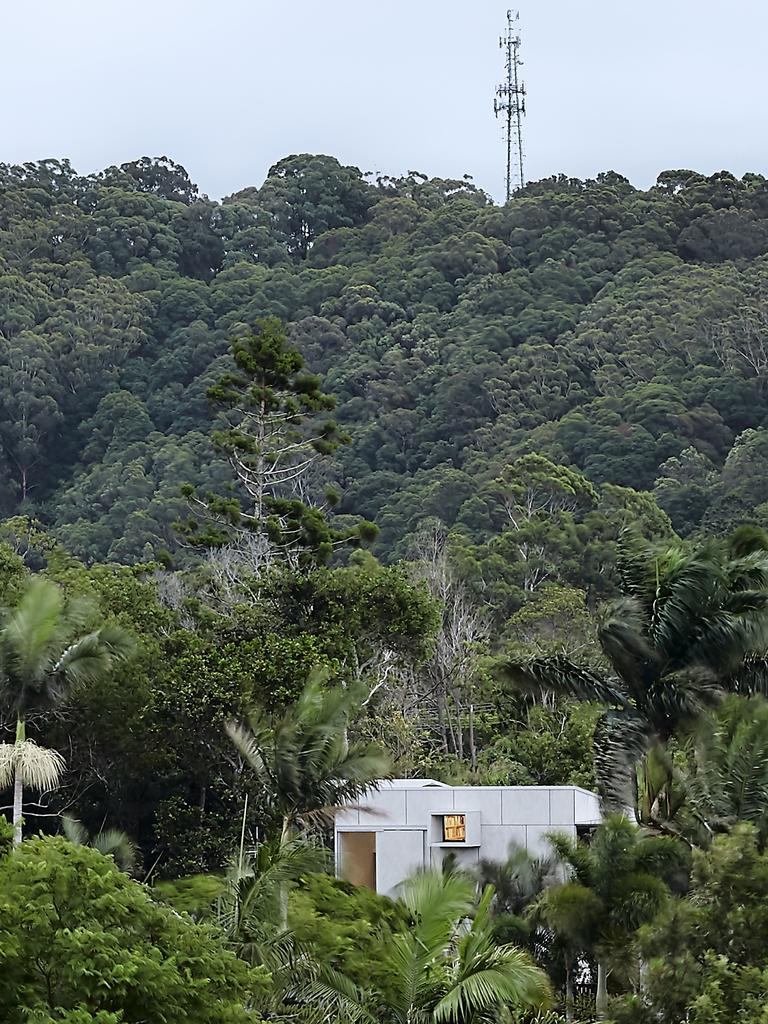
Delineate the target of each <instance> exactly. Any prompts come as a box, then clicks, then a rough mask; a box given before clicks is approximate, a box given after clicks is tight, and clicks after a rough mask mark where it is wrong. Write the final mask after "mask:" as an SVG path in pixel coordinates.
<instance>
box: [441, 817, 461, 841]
mask: <svg viewBox="0 0 768 1024" xmlns="http://www.w3.org/2000/svg"><path fill="white" fill-rule="evenodd" d="M466 838H467V821H466V815H465V814H444V815H443V842H444V843H463V842H465V840H466Z"/></svg>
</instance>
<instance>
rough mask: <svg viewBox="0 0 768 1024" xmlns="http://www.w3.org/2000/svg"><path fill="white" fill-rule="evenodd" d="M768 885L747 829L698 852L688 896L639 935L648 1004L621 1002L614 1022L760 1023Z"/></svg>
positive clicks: (764, 862) (761, 856) (763, 860)
mask: <svg viewBox="0 0 768 1024" xmlns="http://www.w3.org/2000/svg"><path fill="white" fill-rule="evenodd" d="M767 886H768V858H767V856H766V854H765V853H761V852H759V850H758V847H757V843H756V839H755V834H754V831H753V830H752V829H751V828H750V827H749V826H739V827H737V828H736V829H734V831H733V832H732V833H731V834H730V835H722V836H718V837H717V838H716V839H715V841H714V843H713V844H712V847H711V849H709V850H708V851H706V852H702V851H694V854H693V876H692V881H691V890H690V894H689V896H687V897H685V898H683V899H679V900H675V901H672V902H670V903H669V904H668V905H667V907H666V908H665V909H664V911H663V913H662V914H661V915H660V916H659V918H658V919H657V920H656V921H654V922H652V923H650V924H649V925H648V926H647V927H646V928H644V929H643V931H642V932H641V940H640V949H641V952H642V955H643V957H644V958H645V959H646V960H647V964H648V969H647V979H646V985H645V999H644V1005H643V1004H638V1003H637V1002H635V1001H633V1000H631V999H627V1000H622V1001H620V1002H619V1003H618V1004H617V1007H616V1011H617V1012H616V1020H617V1021H621V1022H625V1021H626V1022H629V1021H638V1022H640V1021H643V1022H644V1021H646V1020H651V1019H652V1020H656V1021H659V1022H661V1024H678V1022H679V1021H681V1020H693V1021H696V1022H697V1024H705V1022H707V1024H710V1022H712V1024H714V1022H720V1021H722V1022H723V1024H725V1022H726V1021H728V1022H730V1021H739V1022H740V1024H741V1022H745V1024H746V1021H748V1020H760V1019H761V1018H760V1014H761V1013H762V1012H763V1008H764V1006H765V993H766V984H765V983H766V978H765V948H766V947H765V943H766V929H767V928H768V917H767V916H766V910H765V906H766V887H767Z"/></svg>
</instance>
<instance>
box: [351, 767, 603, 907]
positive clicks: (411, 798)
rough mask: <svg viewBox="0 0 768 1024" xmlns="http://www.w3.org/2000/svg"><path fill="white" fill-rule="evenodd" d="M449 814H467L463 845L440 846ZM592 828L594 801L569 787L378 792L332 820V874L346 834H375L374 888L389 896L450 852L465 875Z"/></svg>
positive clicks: (403, 788) (429, 788) (596, 808)
mask: <svg viewBox="0 0 768 1024" xmlns="http://www.w3.org/2000/svg"><path fill="white" fill-rule="evenodd" d="M385 785H386V784H385ZM450 813H459V814H466V816H467V822H466V824H467V839H466V842H464V843H450V844H444V843H442V842H441V840H442V834H441V829H442V815H443V814H450ZM599 821H600V812H599V804H598V799H597V797H596V796H595V794H594V793H590V792H588V791H587V790H582V789H579V788H578V787H575V786H555V787H548V786H503V787H493V786H453V787H438V786H434V787H432V786H425V785H423V784H422V785H420V786H418V785H417V786H414V788H408V787H407V786H400V787H398V788H384V786H382V789H380V790H377V791H374V792H372V793H370V794H368V796H366V797H365V798H363V799H362V800H361V801H360V805H359V806H358V807H357V808H355V809H351V808H350V809H344V810H342V811H340V812H339V814H338V815H337V820H336V833H337V837H336V838H337V843H336V849H337V870H339V872H340V873H343V867H342V865H341V863H340V861H339V859H338V850H339V849H340V846H341V837H340V833H344V832H348V831H353V832H354V831H369V832H375V833H376V888H377V890H378V892H380V893H385V894H388V895H392V894H393V893H394V892H395V891H396V889H397V886H398V884H399V883H400V882H401V881H402V880H403V879H404V878H406V877H408V875H410V874H412V873H413V871H414V870H417V869H418V868H421V867H426V866H434V867H437V866H439V865H440V864H441V863H442V861H443V858H444V857H445V856H446V853H447V852H448V851H449V850H450V852H451V853H453V855H454V856H455V858H456V861H457V863H458V864H459V865H460V866H466V867H471V866H472V865H475V864H477V863H478V861H479V860H481V859H482V860H505V859H506V857H507V854H508V852H509V847H510V845H511V844H512V843H515V844H518V845H520V846H524V847H525V848H526V849H527V850H528V851H529V852H530V853H531V854H533V855H534V856H537V855H541V854H544V853H546V852H547V851H548V844H547V841H546V836H547V834H548V833H550V832H552V831H557V832H562V833H565V834H566V835H568V836H571V837H575V836H576V831H577V826H579V825H591V824H597V823H598V822H599Z"/></svg>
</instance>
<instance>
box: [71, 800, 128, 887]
mask: <svg viewBox="0 0 768 1024" xmlns="http://www.w3.org/2000/svg"><path fill="white" fill-rule="evenodd" d="M61 825H62V829H63V830H64V835H65V836H66V837H67V839H68V840H69V841H70V843H72V844H73V845H74V846H90V847H91V848H92V849H94V850H98V851H99V853H101V854H103V855H104V856H105V857H112V859H113V860H114V862H115V864H117V866H118V867H119V868H120V870H121V871H124V872H125V873H126V874H127V875H133V874H135V873H136V869H137V867H138V863H139V851H138V848H137V846H136V844H135V843H134V841H133V840H132V839H131V837H130V836H129V835H128V834H127V833H126V832H122V831H121V830H120V829H119V828H107V829H103V828H102V829H99V831H98V832H97V833H96V834H95V835H89V834H88V830H87V829H86V828H85V826H84V825H83V824H82V823H81V822H79V821H77V819H76V818H71V817H69V816H68V815H66V814H65V815H63V816H62V819H61Z"/></svg>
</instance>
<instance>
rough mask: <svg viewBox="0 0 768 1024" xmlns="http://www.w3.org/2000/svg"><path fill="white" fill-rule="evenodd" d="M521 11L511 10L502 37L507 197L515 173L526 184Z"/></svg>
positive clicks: (500, 110)
mask: <svg viewBox="0 0 768 1024" xmlns="http://www.w3.org/2000/svg"><path fill="white" fill-rule="evenodd" d="M519 22H520V12H519V11H514V12H512V11H507V31H506V33H505V35H503V36H502V37H501V38H500V39H499V46H500V47H501V49H502V50H505V51H506V60H505V71H506V77H505V79H504V81H503V82H502V83H501V85H499V86H498V87H497V89H496V96H495V97H494V100H493V112H494V113H495V114H496V117H503V118H504V119H505V125H504V141H505V142H506V144H507V201H509V197H510V196H511V195H512V177H513V174H514V177H515V179H516V182H517V184H518V187H519V188H522V187H523V185H524V184H525V175H524V174H523V117H524V116H525V84H524V83H523V81H522V80H521V79H520V68H521V67H522V64H523V62H522V61H521V60H520V30H519Z"/></svg>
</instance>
